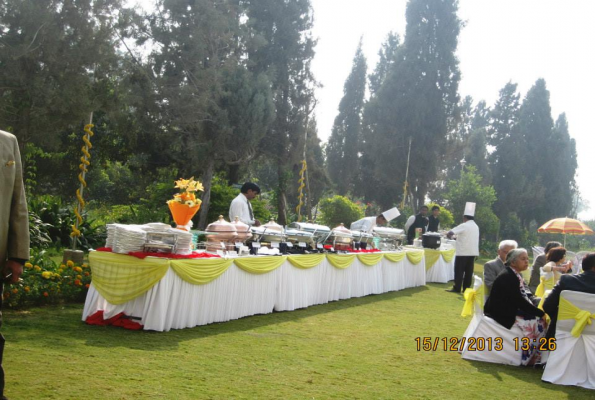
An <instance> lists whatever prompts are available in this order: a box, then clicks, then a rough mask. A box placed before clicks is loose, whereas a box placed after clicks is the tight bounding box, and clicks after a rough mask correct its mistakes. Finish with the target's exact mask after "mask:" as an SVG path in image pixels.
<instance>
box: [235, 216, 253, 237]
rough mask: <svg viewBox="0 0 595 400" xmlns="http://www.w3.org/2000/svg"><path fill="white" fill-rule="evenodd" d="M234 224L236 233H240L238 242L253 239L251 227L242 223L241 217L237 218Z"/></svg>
mask: <svg viewBox="0 0 595 400" xmlns="http://www.w3.org/2000/svg"><path fill="white" fill-rule="evenodd" d="M232 224H233V225H234V226H235V227H236V232H237V233H238V237H237V239H236V240H237V241H238V242H242V243H243V242H245V241H246V240H247V239H249V238H251V237H252V232H250V226H249V225H247V224H245V223H243V222H242V221H240V217H236V218H235V220H234V221H233V222H232Z"/></svg>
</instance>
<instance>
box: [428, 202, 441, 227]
mask: <svg viewBox="0 0 595 400" xmlns="http://www.w3.org/2000/svg"><path fill="white" fill-rule="evenodd" d="M439 216H440V207H438V206H433V207H432V215H430V216H429V217H428V232H438V231H439V230H440V220H439V219H438V217H439Z"/></svg>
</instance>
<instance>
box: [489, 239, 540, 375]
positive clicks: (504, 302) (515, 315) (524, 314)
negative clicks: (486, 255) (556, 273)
mask: <svg viewBox="0 0 595 400" xmlns="http://www.w3.org/2000/svg"><path fill="white" fill-rule="evenodd" d="M505 265H506V268H505V269H504V271H502V272H501V273H500V275H498V276H497V277H496V280H495V281H494V285H493V286H492V291H491V292H490V297H488V300H487V301H486V304H485V307H484V313H485V315H487V316H488V317H490V318H492V319H494V320H495V321H496V322H498V323H499V324H500V325H502V326H504V327H505V328H507V329H510V328H512V326H513V325H517V326H518V327H519V328H520V329H521V331H522V332H523V336H524V337H527V338H529V339H530V343H539V338H541V337H543V336H544V335H545V332H546V328H547V323H546V322H545V320H544V319H543V316H544V315H545V314H544V312H543V311H542V310H540V309H539V308H537V307H535V305H534V304H537V302H538V301H539V299H538V298H536V297H535V296H533V295H532V294H531V292H530V291H529V288H528V287H527V284H526V283H525V281H524V279H523V277H522V275H521V272H523V271H525V270H526V269H527V268H529V255H528V254H527V250H525V249H522V248H520V249H514V250H511V251H510V252H509V253H508V255H507V256H506V263H505ZM539 361H541V354H540V353H539V352H537V351H536V348H535V346H531V348H530V349H529V350H527V351H523V356H522V360H521V364H522V365H533V364H535V363H539Z"/></svg>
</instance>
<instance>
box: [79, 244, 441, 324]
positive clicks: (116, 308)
mask: <svg viewBox="0 0 595 400" xmlns="http://www.w3.org/2000/svg"><path fill="white" fill-rule="evenodd" d="M89 264H90V266H91V270H92V273H93V282H92V284H91V286H90V288H89V292H88V294H87V299H86V302H85V307H84V310H83V318H82V319H83V321H87V318H89V317H90V316H92V317H94V318H97V316H98V315H99V316H100V317H101V318H103V319H104V320H109V319H111V318H113V317H114V316H117V315H125V316H126V317H127V318H132V320H133V321H137V322H138V324H140V325H139V327H141V328H142V329H145V330H154V331H169V330H170V329H182V328H190V327H194V326H199V325H205V324H209V323H213V322H224V321H230V320H233V319H238V318H242V317H245V316H249V315H255V314H267V313H271V312H273V311H274V310H275V311H289V310H295V309H298V308H304V307H308V306H311V305H315V304H325V303H328V302H330V301H335V300H342V299H349V298H352V297H361V296H366V295H369V294H379V293H385V292H389V291H395V290H402V289H405V288H409V287H415V286H422V285H425V283H426V267H425V257H424V251H422V250H406V251H401V252H382V253H369V254H346V255H337V254H311V255H291V256H268V257H267V256H264V257H253V256H252V257H239V258H233V259H224V258H210V259H183V260H179V259H176V260H174V259H164V258H152V257H147V258H145V259H143V260H141V259H138V258H135V257H132V256H127V255H121V254H115V253H108V252H97V251H95V252H91V253H90V254H89ZM435 267H436V265H434V268H435ZM141 325H142V326H141Z"/></svg>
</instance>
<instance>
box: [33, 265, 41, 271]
mask: <svg viewBox="0 0 595 400" xmlns="http://www.w3.org/2000/svg"><path fill="white" fill-rule="evenodd" d="M33 269H34V270H35V271H41V267H40V266H39V265H36V266H34V267H33Z"/></svg>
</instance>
